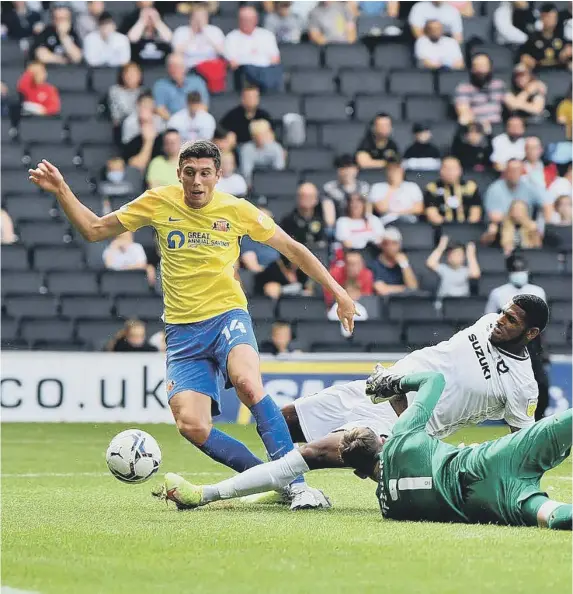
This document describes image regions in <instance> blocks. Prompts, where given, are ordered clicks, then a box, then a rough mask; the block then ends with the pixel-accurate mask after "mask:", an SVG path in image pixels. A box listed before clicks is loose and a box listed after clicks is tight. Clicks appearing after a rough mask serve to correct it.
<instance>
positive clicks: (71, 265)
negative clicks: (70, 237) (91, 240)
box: [34, 244, 85, 271]
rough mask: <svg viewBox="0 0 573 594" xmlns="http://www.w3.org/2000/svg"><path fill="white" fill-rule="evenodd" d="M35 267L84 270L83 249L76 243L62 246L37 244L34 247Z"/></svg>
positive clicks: (39, 268)
mask: <svg viewBox="0 0 573 594" xmlns="http://www.w3.org/2000/svg"><path fill="white" fill-rule="evenodd" d="M34 268H36V269H37V270H42V271H45V270H68V271H71V270H83V269H84V268H85V262H84V256H83V254H82V251H81V250H80V249H79V248H78V247H77V246H75V245H73V244H72V245H67V246H62V247H52V246H45V245H41V246H37V247H36V248H35V249H34Z"/></svg>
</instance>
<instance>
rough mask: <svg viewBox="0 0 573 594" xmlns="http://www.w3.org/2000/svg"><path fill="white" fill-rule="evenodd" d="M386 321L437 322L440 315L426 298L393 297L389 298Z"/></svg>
mask: <svg viewBox="0 0 573 594" xmlns="http://www.w3.org/2000/svg"><path fill="white" fill-rule="evenodd" d="M386 311H387V312H388V319H390V320H391V321H393V322H404V321H408V322H410V321H417V320H419V321H422V322H424V321H428V322H429V321H431V320H439V319H440V313H439V312H438V310H437V309H436V306H435V305H434V303H433V301H432V300H431V299H429V298H428V297H414V296H408V295H404V296H401V295H399V296H395V297H390V299H389V300H388V306H387V308H386Z"/></svg>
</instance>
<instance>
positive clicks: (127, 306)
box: [115, 297, 163, 320]
mask: <svg viewBox="0 0 573 594" xmlns="http://www.w3.org/2000/svg"><path fill="white" fill-rule="evenodd" d="M115 308H116V312H117V315H118V316H119V317H120V318H139V319H142V320H147V319H159V318H160V317H161V314H162V313H163V303H162V300H161V298H160V297H118V298H117V299H116V302H115Z"/></svg>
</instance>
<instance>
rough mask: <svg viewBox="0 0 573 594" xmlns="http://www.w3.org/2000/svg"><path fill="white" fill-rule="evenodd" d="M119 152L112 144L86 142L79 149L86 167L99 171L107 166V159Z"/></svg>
mask: <svg viewBox="0 0 573 594" xmlns="http://www.w3.org/2000/svg"><path fill="white" fill-rule="evenodd" d="M116 152H117V149H114V147H113V145H111V144H109V143H108V144H84V145H83V146H82V148H81V149H80V150H79V153H80V154H81V159H82V164H83V166H84V168H85V169H89V170H90V171H93V172H97V171H99V170H100V169H102V167H104V166H105V164H106V162H107V160H108V159H109V158H110V157H111V156H112V155H113V154H115V153H116Z"/></svg>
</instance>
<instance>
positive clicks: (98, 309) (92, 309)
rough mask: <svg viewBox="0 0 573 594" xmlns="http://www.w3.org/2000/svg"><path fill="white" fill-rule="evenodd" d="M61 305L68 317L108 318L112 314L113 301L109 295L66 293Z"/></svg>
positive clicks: (64, 314) (65, 315) (63, 314)
mask: <svg viewBox="0 0 573 594" xmlns="http://www.w3.org/2000/svg"><path fill="white" fill-rule="evenodd" d="M61 307H62V316H64V317H66V318H74V319H76V318H106V317H109V316H111V307H112V301H111V300H110V299H109V298H108V297H96V296H91V297H88V296H86V295H73V296H65V295H64V296H62V298H61Z"/></svg>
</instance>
